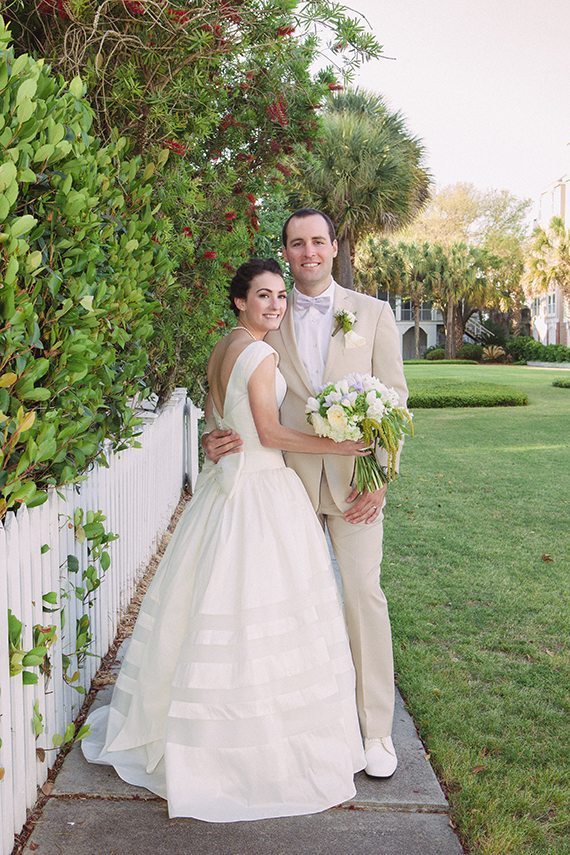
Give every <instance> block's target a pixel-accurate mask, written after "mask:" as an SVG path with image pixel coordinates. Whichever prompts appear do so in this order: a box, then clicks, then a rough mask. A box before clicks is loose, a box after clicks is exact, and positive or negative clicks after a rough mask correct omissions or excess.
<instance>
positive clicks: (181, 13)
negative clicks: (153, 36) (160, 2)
mask: <svg viewBox="0 0 570 855" xmlns="http://www.w3.org/2000/svg"><path fill="white" fill-rule="evenodd" d="M166 11H167V12H168V14H169V15H172V17H173V18H176V19H177V21H178V23H179V24H187V23H188V21H189V20H190V13H189V12H187V11H186V10H185V9H173V8H172V7H171V6H169V7H168V9H167V10H166Z"/></svg>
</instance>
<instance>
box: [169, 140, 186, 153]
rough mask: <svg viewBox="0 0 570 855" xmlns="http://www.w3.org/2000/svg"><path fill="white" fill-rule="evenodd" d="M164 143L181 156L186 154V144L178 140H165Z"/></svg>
mask: <svg viewBox="0 0 570 855" xmlns="http://www.w3.org/2000/svg"><path fill="white" fill-rule="evenodd" d="M164 145H165V146H166V148H169V149H170V151H173V152H174V154H179V155H181V156H184V155H185V154H186V146H185V145H183V144H182V143H181V142H178V140H164Z"/></svg>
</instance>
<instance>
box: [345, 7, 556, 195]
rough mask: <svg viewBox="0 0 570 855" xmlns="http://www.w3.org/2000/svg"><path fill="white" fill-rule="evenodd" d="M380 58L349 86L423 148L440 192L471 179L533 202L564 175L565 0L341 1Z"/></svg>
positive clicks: (478, 184) (474, 182)
mask: <svg viewBox="0 0 570 855" xmlns="http://www.w3.org/2000/svg"><path fill="white" fill-rule="evenodd" d="M343 5H344V6H345V7H346V8H347V9H352V10H355V11H356V12H361V13H363V14H364V15H365V16H366V18H367V19H368V22H369V23H370V25H371V29H372V30H373V32H374V34H375V36H376V38H377V39H378V41H379V42H380V44H382V45H383V53H384V55H385V56H386V57H394V59H381V60H375V61H373V62H370V63H367V64H366V65H365V66H363V67H362V68H361V69H360V71H359V72H358V73H357V76H356V79H355V81H354V83H355V84H356V85H359V86H361V87H363V88H365V89H370V90H373V91H375V92H378V93H380V94H382V95H383V96H384V97H385V98H386V100H387V102H388V104H389V105H390V107H391V108H393V109H396V110H399V111H401V112H402V113H403V114H404V115H405V116H406V118H407V126H408V128H409V130H410V131H411V132H412V133H414V134H415V135H417V136H419V137H421V138H422V140H423V142H424V144H425V146H426V148H427V158H426V164H427V166H428V168H429V169H430V170H431V172H432V175H433V178H434V180H435V183H436V186H437V187H442V186H445V185H448V184H454V183H455V182H458V181H467V182H471V183H473V184H475V186H476V187H478V188H479V189H481V190H486V189H507V190H509V191H510V192H511V193H514V194H515V195H516V196H519V197H521V198H530V199H532V200H533V202H535V203H537V202H538V197H539V195H540V193H541V192H542V191H543V190H545V189H546V188H547V187H548V186H549V185H550V184H552V183H553V182H554V181H555V180H556V179H557V178H560V176H561V175H563V174H568V173H570V0H415V2H414V0H345V2H343Z"/></svg>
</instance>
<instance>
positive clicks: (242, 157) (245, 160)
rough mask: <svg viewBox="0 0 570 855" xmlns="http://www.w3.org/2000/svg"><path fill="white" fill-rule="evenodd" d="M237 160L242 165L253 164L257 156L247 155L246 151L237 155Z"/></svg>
mask: <svg viewBox="0 0 570 855" xmlns="http://www.w3.org/2000/svg"><path fill="white" fill-rule="evenodd" d="M236 160H239V161H240V162H241V163H253V161H254V160H255V155H253V154H246V153H245V152H244V151H240V153H239V154H238V155H236Z"/></svg>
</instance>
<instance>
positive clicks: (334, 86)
mask: <svg viewBox="0 0 570 855" xmlns="http://www.w3.org/2000/svg"><path fill="white" fill-rule="evenodd" d="M329 89H330V91H331V92H342V90H343V89H344V86H343V85H342V83H329Z"/></svg>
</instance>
